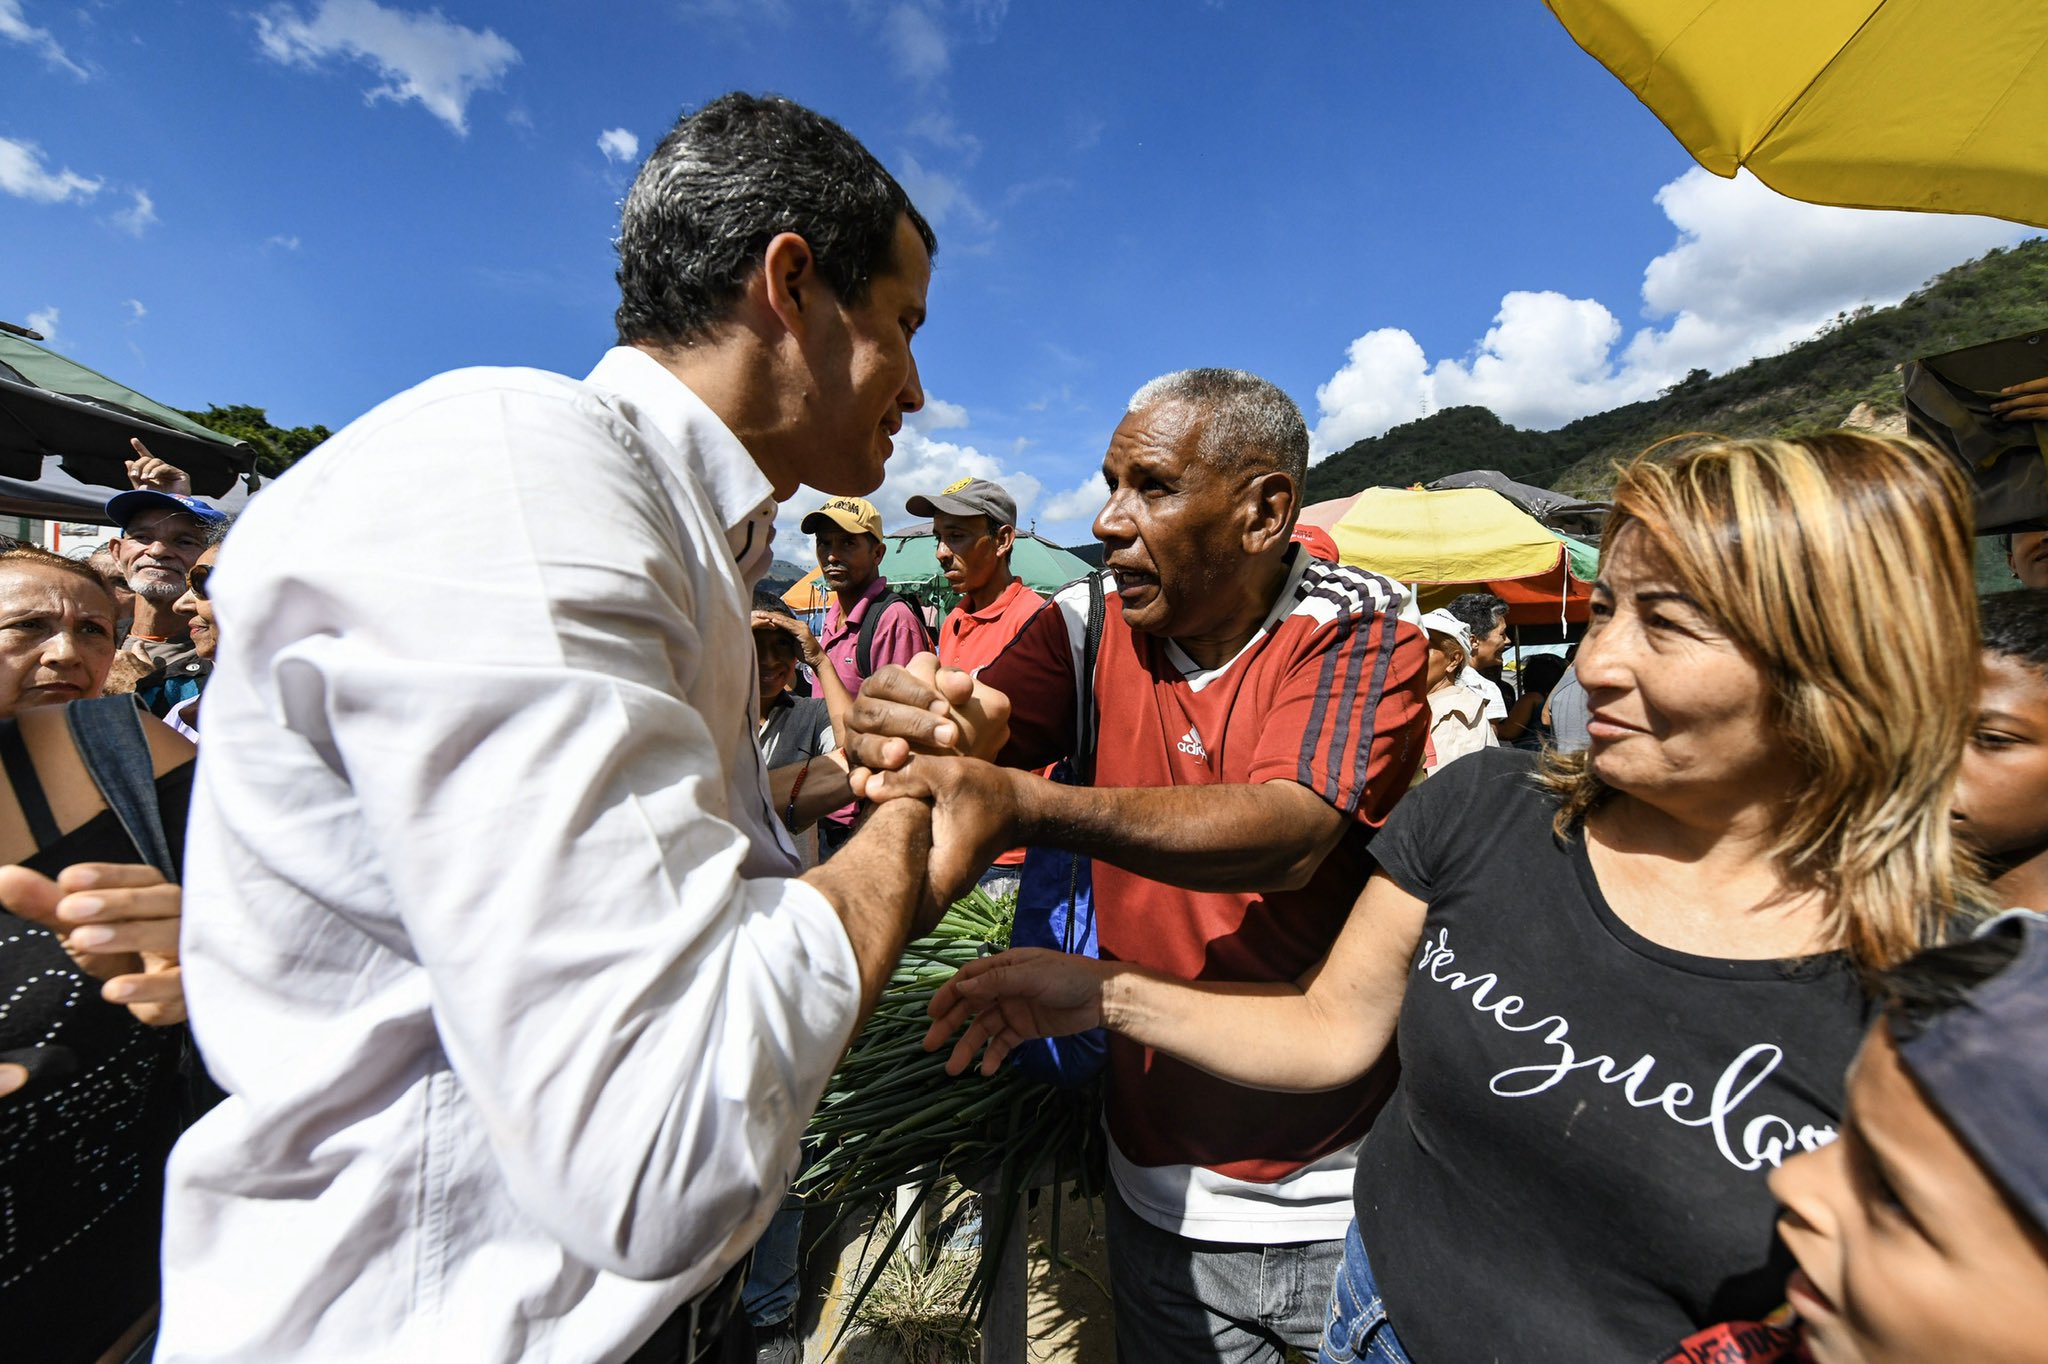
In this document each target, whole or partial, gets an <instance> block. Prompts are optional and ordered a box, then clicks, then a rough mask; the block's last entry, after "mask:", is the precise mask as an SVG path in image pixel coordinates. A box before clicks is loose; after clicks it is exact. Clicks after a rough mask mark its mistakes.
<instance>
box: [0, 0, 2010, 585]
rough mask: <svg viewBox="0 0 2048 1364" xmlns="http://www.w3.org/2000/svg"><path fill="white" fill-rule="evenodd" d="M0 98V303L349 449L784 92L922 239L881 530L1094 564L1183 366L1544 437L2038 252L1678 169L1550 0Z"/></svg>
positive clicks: (183, 33)
mask: <svg viewBox="0 0 2048 1364" xmlns="http://www.w3.org/2000/svg"><path fill="white" fill-rule="evenodd" d="M0 82H4V84H5V87H6V88H7V89H8V90H9V91H10V94H11V95H12V98H10V99H9V100H8V102H7V105H6V108H5V109H4V110H0V259H4V260H5V261H6V262H7V263H8V268H7V269H5V270H4V271H0V318H5V319H6V320H9V321H13V322H18V323H31V324H32V325H33V322H32V319H33V320H35V321H41V322H43V323H47V324H49V325H48V326H47V327H46V328H45V330H48V331H49V333H50V335H51V337H52V340H53V344H55V345H56V346H57V347H58V348H60V349H62V350H63V351H65V352H66V353H67V354H70V355H71V356H73V357H74V358H76V359H78V360H80V361H82V362H84V363H87V364H90V365H92V366H94V367H95V368H98V369H102V370H105V371H106V372H108V373H110V374H112V375H114V376H115V377H117V378H119V379H121V380H123V381H124V382H127V383H129V384H131V385H133V386H134V387H137V388H139V389H141V390H143V391H144V392H147V393H149V394H151V395H152V396H153V397H156V398H158V399H160V400H162V401H166V402H169V403H172V404H174V405H177V406H181V407H203V406H205V405H206V404H208V403H212V402H217V403H253V404H256V405H259V406H264V407H267V408H268V409H269V410H270V414H271V417H272V419H273V420H275V421H277V422H279V423H280V424H284V425H294V424H299V423H314V422H324V423H326V424H328V425H330V426H336V427H338V426H340V425H342V424H343V423H345V422H346V421H347V420H349V419H350V418H352V417H353V416H355V415H356V414H358V413H359V412H361V411H363V410H365V409H366V408H368V407H369V406H371V405H373V404H374V403H376V402H377V401H379V400H380V399H382V398H383V397H386V396H388V395H389V394H391V393H394V392H397V391H398V390H400V389H403V388H405V387H407V386H409V385H411V384H413V383H415V382H417V381H418V380H420V379H422V378H425V377H426V376H428V375H430V374H433V373H435V372H437V371H440V370H443V369H448V368H453V367H456V366H460V365H466V364H523V365H536V366H540V367H543V368H548V369H554V370H559V371H563V372H567V373H574V374H581V373H583V372H584V371H585V370H587V369H588V368H589V366H590V365H591V364H592V363H594V361H595V360H596V358H597V356H598V355H599V353H600V352H601V351H602V350H603V348H604V347H605V346H606V345H607V344H609V341H610V317H611V310H612V306H613V302H614V300H613V296H612V284H611V268H612V261H611V248H610V239H611V234H612V230H613V227H614V223H615V217H616V211H617V203H618V200H619V197H620V196H621V194H622V193H623V191H624V188H625V186H626V184H627V183H628V181H629V180H630V177H631V174H632V170H633V168H634V167H635V166H636V165H637V163H638V158H639V154H640V153H641V152H644V151H645V150H647V149H649V148H651V147H652V146H653V144H654V143H655V141H656V140H658V139H659V137H660V136H661V134H662V133H663V131H665V130H666V128H667V127H668V126H669V124H670V123H671V122H673V120H674V118H675V116H676V114H677V113H678V112H679V111H680V110H681V109H683V108H684V107H686V106H691V105H694V104H697V103H701V102H702V101H703V100H705V99H707V98H709V97H711V96H713V95H716V94H718V93H720V92H721V91H724V90H728V89H734V88H744V89H753V90H775V91H779V92H781V93H783V94H787V95H789V96H791V97H793V98H796V99H799V100H801V101H803V102H805V103H808V104H810V105H812V106H814V107H816V108H818V109H820V110H822V111H824V112H826V113H828V114H831V115H832V116H834V117H835V118H837V119H839V120H840V121H841V122H842V123H844V124H846V126H847V127H849V128H850V129H852V130H853V132H854V133H855V134H856V135H858V136H860V137H861V138H862V139H863V140H864V141H866V142H867V143H868V145H869V146H870V147H871V148H872V149H873V150H874V151H875V152H876V153H877V155H879V156H880V157H881V158H882V159H883V160H884V161H885V162H886V163H887V164H888V165H889V166H890V167H891V168H892V169H893V170H895V171H896V172H897V174H898V175H899V177H900V178H902V179H903V181H904V183H905V185H906V186H907V187H908V188H909V189H910V191H911V193H912V195H913V197H914V198H915V199H916V200H917V201H918V203H919V204H920V205H921V206H922V207H923V208H924V210H925V211H926V213H927V215H928V216H930V217H931V218H932V219H933V221H934V223H935V224H936V226H937V228H938V231H939V234H940V251H939V256H938V261H937V270H936V273H935V276H934V280H933V288H932V299H931V301H932V314H931V321H930V323H929V325H928V327H927V328H926V330H925V332H924V333H923V334H922V335H921V337H920V342H919V356H920V362H921V365H922V369H923V374H924V380H925V386H926V389H927V392H928V393H929V394H930V395H932V397H933V399H934V400H935V401H934V402H933V403H932V404H931V406H930V407H929V408H928V410H927V412H926V413H925V414H924V415H923V416H922V417H921V418H919V419H918V420H916V422H915V423H914V425H913V427H912V428H911V429H910V430H908V431H907V432H906V433H905V435H904V437H903V438H902V439H901V440H900V442H899V446H898V453H897V457H896V459H895V460H893V461H892V465H891V474H890V478H889V482H888V483H887V484H886V485H885V486H884V489H883V490H882V492H881V493H880V494H878V495H877V501H878V502H880V503H881V504H882V505H883V508H884V512H885V517H886V518H887V519H888V520H889V521H890V522H891V524H894V523H896V522H897V521H899V520H901V519H903V518H902V516H901V503H902V500H903V498H904V497H906V496H908V495H910V494H911V493H914V492H916V491H919V490H920V489H925V490H929V489H930V488H932V487H935V486H939V485H942V484H943V483H945V482H949V481H951V479H952V478H953V477H956V476H958V475H959V474H961V473H976V474H981V475H983V476H990V477H997V478H1001V479H1002V480H1004V481H1005V482H1007V483H1009V484H1011V486H1012V487H1013V490H1014V491H1016V492H1017V493H1018V494H1019V501H1020V503H1021V504H1023V507H1024V518H1025V519H1026V520H1027V521H1028V520H1031V519H1033V518H1035V519H1036V520H1037V521H1038V522H1039V529H1040V530H1041V531H1042V532H1044V533H1047V534H1049V535H1051V536H1052V537H1053V538H1055V539H1059V540H1062V541H1064V542H1068V543H1071V542H1073V541H1076V540H1079V539H1084V538H1086V536H1087V529H1086V527H1087V522H1088V520H1089V517H1090V515H1091V513H1092V503H1093V499H1094V494H1093V491H1092V488H1091V486H1090V483H1089V480H1090V478H1091V476H1092V473H1093V470H1094V468H1095V466H1096V464H1097V463H1098V462H1099V460H1100V457H1101V452H1102V449H1103V446H1104V444H1105V442H1106V440H1107V437H1108V435H1109V432H1110V430H1111V428H1112V427H1113V426H1114V425H1115V422H1116V419H1117V417H1118V415H1119V414H1120V412H1121V409H1122V405H1123V402H1124V400H1125V399H1126V398H1127V397H1128V395H1129V394H1130V392H1131V391H1132V390H1133V389H1135V388H1136V387H1137V386H1138V385H1139V384H1141V383H1142V382H1143V381H1144V380H1146V379H1148V378H1150V377H1152V376H1153V375H1155V374H1157V373H1160V372H1163V371H1165V370H1169V369H1175V368H1179V367H1182V366H1186V365H1202V364H1220V365H1235V366H1240V367H1243V368H1246V369H1251V370H1254V371H1256V372H1258V373H1261V374H1263V375H1265V376H1267V377H1268V378H1271V379H1273V380H1274V381H1275V382H1277V383H1279V384H1280V385H1281V386H1282V387H1284V388H1285V389H1287V390H1288V392H1290V393H1291V394H1293V395H1294V397H1295V398H1296V400H1297V401H1299V402H1300V403H1301V405H1302V407H1303V410H1304V412H1305V413H1306V415H1307V416H1308V419H1309V423H1310V425H1311V427H1312V428H1313V429H1315V431H1316V433H1317V439H1318V447H1319V449H1330V448H1341V447H1342V446H1343V445H1345V444H1348V443H1349V442H1350V441H1351V440H1355V439H1357V438H1359V437H1360V436H1364V435H1370V434H1375V433H1377V432H1378V431H1380V430H1384V429H1385V428H1386V427H1387V426H1389V425H1391V424H1394V423H1395V422H1398V421H1405V420H1409V419H1412V418H1414V417H1416V416H1419V415H1422V414H1423V413H1425V412H1426V411H1429V410H1431V409H1432V408H1433V407H1435V406H1445V405H1450V404H1453V403H1458V402H1480V403H1483V404H1485V405H1487V406H1491V407H1492V408H1493V409H1494V410H1495V411H1497V412H1499V413H1501V414H1502V416H1503V417H1505V418H1507V419H1508V420H1511V421H1514V422H1517V423H1518V424H1521V425H1525V426H1543V427H1548V426H1555V425H1558V424H1560V423H1562V422H1564V421H1567V420H1570V419H1571V418H1572V417H1575V416H1578V415H1581V414H1583V413H1585V412H1589V411H1597V410H1600V409H1603V408H1606V407H1609V406H1612V405H1614V404H1615V403H1618V402H1624V401H1630V400H1632V399H1635V398H1639V397H1644V396H1648V395H1649V394H1652V393H1654V392H1655V391H1656V390H1657V389H1659V388H1661V387H1663V386H1664V385H1665V384H1668V383H1670V382H1671V381H1672V380H1674V379H1675V378H1677V377H1679V376H1682V375H1683V374H1684V373H1685V372H1686V370H1688V369H1690V368H1693V367H1694V366H1696V365H1698V366H1704V367H1706V368H1708V369H1713V370H1720V369H1724V368H1727V367H1729V366H1731V365H1733V364H1737V363H1740V362H1741V361H1742V360H1744V359H1747V358H1749V357H1750V356H1752V355H1755V354H1759V353H1763V352H1765V351H1769V350H1773V349H1778V348H1782V347H1783V346H1784V345H1787V344H1790V343H1791V342H1793V341H1795V340H1797V339H1799V338H1800V337H1802V336H1804V335H1807V334H1810V333H1811V331H1812V330H1813V328H1814V327H1815V326H1816V325H1818V324H1819V323H1820V322H1822V321H1824V320H1825V319H1827V318H1829V317H1832V316H1833V315H1834V314H1835V313H1836V312H1838V311H1840V310H1842V309H1844V308H1848V307H1853V306H1855V305H1856V304H1858V303H1861V302H1866V301H1867V302H1880V303H1881V302H1888V301H1891V300H1894V299H1897V298H1899V297H1901V296H1903V295H1904V294H1905V293H1906V292H1908V291H1910V290H1911V289H1912V288H1913V287H1915V286H1917V285H1918V284H1919V283H1920V282H1921V281H1923V280H1924V279H1925V278H1926V277H1927V276H1929V275H1930V274H1932V273H1934V272H1936V271H1938V270H1940V269H1943V268H1946V267H1947V266H1949V265H1952V264H1955V263H1957V262H1959V261H1961V260H1964V259H1967V258H1969V257H1971V256H1974V255H1977V254H1980V253H1981V252H1982V251H1984V250H1985V249H1988V248H1989V247H1991V246H1994V245H1999V244H2002V243H2006V242H2010V241H2014V240H2017V239H2019V238H2020V237H2021V236H2022V235H2025V232H2024V230H2023V229H2019V228H2014V227H2011V226H2009V225H2005V224H1998V223H1990V222H1986V221H1984V220H1973V219H1952V218H1938V217H1915V216H1912V215H1895V214H1873V213H1857V212H1852V211H1848V210H1831V209H1819V208H1814V207H1812V206H1809V205H1803V204H1795V203H1792V202H1791V201H1788V200H1784V199H1780V198H1778V197H1777V196H1775V195H1773V194H1771V193H1770V192H1769V191H1767V190H1765V189H1763V188H1762V187H1761V186H1759V185H1757V184H1756V183H1755V182H1754V181H1750V180H1748V179H1747V178H1744V179H1741V180H1738V181H1733V182H1729V181H1720V180H1716V179H1714V178H1713V177H1711V176H1708V175H1706V174H1705V173H1704V172H1702V171H1699V170H1697V169H1693V168H1691V167H1692V163H1691V161H1690V159H1689V158H1688V157H1687V156H1686V155H1685V153H1684V152H1683V150H1682V149H1681V148H1680V147H1679V146H1678V145H1677V143H1676V142H1675V141H1673V140H1672V138H1671V137H1670V135H1669V134H1668V133H1666V132H1665V131H1664V129H1663V128H1662V127H1661V125H1659V124H1658V123H1657V121H1656V120H1655V118H1654V117H1652V116H1651V115H1650V114H1649V113H1648V112H1647V111H1646V110H1645V109H1643V108H1642V106H1641V105H1639V104H1638V103H1637V102H1636V100H1635V98H1634V97H1633V96H1632V95H1631V94H1629V92H1628V91H1627V90H1625V89H1624V88H1623V87H1622V86H1621V85H1620V83H1619V82H1617V81H1616V80H1614V79H1613V78H1612V77H1611V76H1609V75H1608V74H1607V73H1606V72H1605V71H1604V70H1603V69H1601V68H1600V67H1599V66H1598V65H1597V64H1596V63H1595V62H1594V61H1593V60H1592V59H1591V58H1589V57H1587V56H1585V55H1584V54H1583V53H1581V52H1580V51H1579V50H1578V49H1577V48H1576V47H1575V46H1574V45H1573V44H1572V42H1571V40H1570V38H1569V37H1568V36H1567V35H1566V33H1565V32H1564V30H1563V28H1562V27H1561V26H1560V25H1559V24H1558V23H1557V21H1556V20H1555V19H1554V18H1552V17H1551V15H1550V14H1549V12H1548V11H1547V10H1545V9H1544V8H1543V6H1542V5H1541V4H1540V3H1537V2H1536V0H1474V3H1470V4H1466V5H1459V6H1435V5H1387V4H1357V5H1351V4H1323V5H1313V6H1311V5H1295V6H1289V5H1271V4H1260V5H1254V4H1251V3H1247V2H1246V0H1206V2H1202V0H1185V2H1184V3H1167V2H1166V0H1153V2H1151V3H1141V2H1139V0H1128V2H1126V3H1115V4H1101V3H1056V2H1055V0H1039V3H1017V4H1009V3H1006V0H961V2H945V0H642V3H633V4H628V3H622V0H590V3H587V4H583V5H577V6H569V5H564V4H561V3H559V0H498V2H497V3H489V4H486V3H477V2H475V0H453V2H452V3H443V4H440V5H439V6H438V7H431V8H430V7H428V6H426V5H423V4H419V3H416V0H286V2H285V3H276V4H265V3H262V2H261V0H258V3H256V4H254V5H241V4H215V3H207V2H204V0H84V2H83V3H80V0H0ZM484 476H487V473H486V474H485V475H484ZM817 500H818V499H816V498H814V497H811V496H809V495H808V494H800V495H799V497H798V498H797V500H796V501H795V502H793V503H792V504H791V511H790V514H789V517H788V519H789V521H790V522H791V523H792V525H793V522H794V520H795V517H796V515H798V514H800V513H801V511H803V510H805V509H806V508H807V506H810V505H815V503H816V501H817ZM789 552H790V548H789V547H786V548H785V553H786V554H787V553H789Z"/></svg>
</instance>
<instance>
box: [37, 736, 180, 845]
mask: <svg viewBox="0 0 2048 1364" xmlns="http://www.w3.org/2000/svg"><path fill="white" fill-rule="evenodd" d="M64 719H65V722H66V723H67V724H69V725H70V726H71V739H72V742H73V743H75V744H76V745H77V746H78V756H79V757H80V758H81V759H83V760H84V762H85V769H86V771H88V772H90V773H92V782H93V785H95V786H97V787H99V789H100V795H101V796H102V797H104V798H105V799H106V802H107V808H108V809H109V810H112V811H113V812H114V817H115V818H116V819H118V820H120V821H121V827H122V828H123V829H125V830H127V832H128V841H129V842H130V843H133V844H134V845H135V851H136V852H137V853H139V854H141V856H142V859H143V860H144V861H145V862H148V863H149V864H150V865H151V866H152V867H155V868H156V869H157V870H158V871H160V872H162V873H163V874H164V879H165V880H166V881H176V880H178V879H179V876H178V864H177V861H176V860H175V859H174V858H173V857H172V856H171V842H170V839H169V838H167V837H166V836H165V834H164V819H163V813H162V811H161V810H159V809H158V808H157V802H156V761H155V759H154V758H153V757H152V756H151V754H150V751H149V737H148V736H147V735H146V734H144V733H143V732H142V712H141V711H140V710H138V709H137V708H136V703H135V698H134V697H133V696H102V697H98V698H96V699H94V700H91V701H74V702H72V703H71V704H70V705H68V706H66V707H65V708H64Z"/></svg>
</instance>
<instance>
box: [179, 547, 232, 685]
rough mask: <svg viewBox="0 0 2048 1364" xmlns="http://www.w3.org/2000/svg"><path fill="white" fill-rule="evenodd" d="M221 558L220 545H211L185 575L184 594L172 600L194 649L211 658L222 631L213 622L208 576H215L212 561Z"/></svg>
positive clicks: (201, 655) (204, 656)
mask: <svg viewBox="0 0 2048 1364" xmlns="http://www.w3.org/2000/svg"><path fill="white" fill-rule="evenodd" d="M219 558H220V546H219V545H208V546H207V547H206V552H205V553H204V554H201V555H200V556H199V562H197V563H195V564H193V565H192V571H191V572H190V573H189V574H187V575H186V577H185V595H183V596H182V597H179V598H178V599H177V600H176V601H174V602H172V603H171V610H172V611H174V612H176V613H177V614H178V615H180V616H182V617H183V618H184V620H185V624H186V628H187V629H189V630H190V631H191V635H192V652H193V653H195V654H197V655H198V656H199V657H201V658H204V659H211V658H212V657H213V656H214V654H215V653H217V652H219V650H220V632H219V630H218V629H217V628H216V627H215V625H214V623H213V601H212V599H211V598H210V597H208V596H207V592H206V583H207V579H209V578H211V577H212V576H213V565H214V562H215V561H216V560H218V559H219Z"/></svg>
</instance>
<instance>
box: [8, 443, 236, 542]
mask: <svg viewBox="0 0 2048 1364" xmlns="http://www.w3.org/2000/svg"><path fill="white" fill-rule="evenodd" d="M149 448H150V449H151V451H153V452H154V451H156V448H157V447H156V443H155V442H154V441H150V442H149ZM127 487H128V477H127V474H126V473H125V472H124V473H123V474H122V477H121V484H120V487H118V488H112V487H102V486H100V485H99V484H96V483H80V482H79V481H78V480H77V479H75V478H73V477H72V476H71V475H70V474H68V473H66V472H65V471H64V469H63V467H62V465H61V464H60V463H59V462H58V461H57V460H56V459H54V458H48V459H45V460H44V461H43V462H42V477H41V478H38V479H35V480H34V481H30V480H27V479H19V478H0V516H27V517H31V518H34V519H37V520H42V521H70V522H76V523H81V524H89V525H95V526H108V525H112V524H113V520H112V518H110V517H109V516H108V515H107V499H108V498H110V497H112V496H113V495H114V494H115V493H117V492H122V491H125V490H126V489H127ZM205 500H206V502H207V503H208V504H209V505H211V506H215V507H218V508H220V509H221V510H222V511H224V512H226V513H228V515H230V516H233V515H234V514H236V513H237V512H239V511H241V509H242V508H243V506H245V505H246V504H247V503H248V501H249V489H248V487H247V485H246V484H244V483H240V482H238V483H236V484H235V485H234V488H233V490H232V491H231V492H229V493H228V495H227V496H225V497H209V498H207V499H205Z"/></svg>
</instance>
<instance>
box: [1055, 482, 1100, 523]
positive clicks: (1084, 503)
mask: <svg viewBox="0 0 2048 1364" xmlns="http://www.w3.org/2000/svg"><path fill="white" fill-rule="evenodd" d="M1107 501H1109V484H1107V483H1105V482H1103V480H1102V471H1101V470H1099V469H1098V470H1097V471H1096V472H1094V473H1092V474H1090V475H1088V478H1087V480H1086V481H1085V482H1083V483H1081V484H1080V485H1079V486H1077V487H1073V488H1069V489H1067V490H1066V491H1065V492H1063V493H1054V494H1053V495H1052V496H1051V497H1049V498H1047V499H1046V502H1045V519H1046V520H1047V521H1053V522H1062V521H1080V522H1084V523H1086V522H1092V521H1093V520H1094V519H1095V513H1097V512H1099V511H1101V510H1102V504H1103V503H1105V502H1107Z"/></svg>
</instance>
